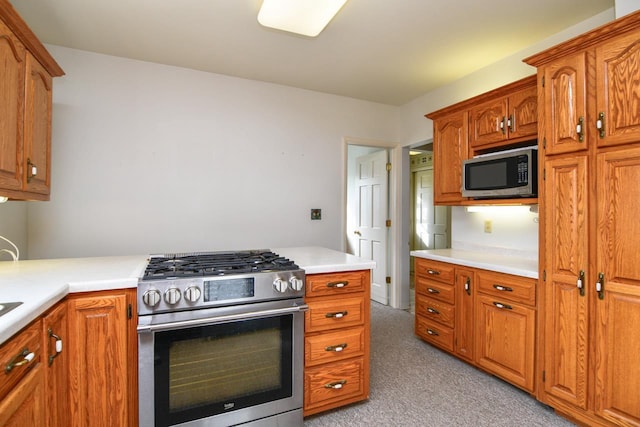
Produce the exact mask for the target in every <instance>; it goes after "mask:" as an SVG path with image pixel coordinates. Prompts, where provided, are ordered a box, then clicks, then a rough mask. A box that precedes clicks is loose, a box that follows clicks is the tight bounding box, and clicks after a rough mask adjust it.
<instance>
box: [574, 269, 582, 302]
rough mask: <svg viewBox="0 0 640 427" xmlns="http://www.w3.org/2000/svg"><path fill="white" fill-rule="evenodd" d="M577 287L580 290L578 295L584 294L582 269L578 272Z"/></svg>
mask: <svg viewBox="0 0 640 427" xmlns="http://www.w3.org/2000/svg"><path fill="white" fill-rule="evenodd" d="M576 286H577V288H578V289H579V290H580V296H581V297H583V296H584V270H580V273H579V274H578V281H577V283H576Z"/></svg>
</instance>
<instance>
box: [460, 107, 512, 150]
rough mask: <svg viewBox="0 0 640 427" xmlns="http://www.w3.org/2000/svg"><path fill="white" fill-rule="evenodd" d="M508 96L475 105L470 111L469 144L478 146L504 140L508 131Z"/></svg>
mask: <svg viewBox="0 0 640 427" xmlns="http://www.w3.org/2000/svg"><path fill="white" fill-rule="evenodd" d="M507 102H508V101H507V98H499V99H495V100H492V101H487V102H484V103H482V104H480V105H477V106H474V107H473V108H471V111H470V112H469V122H470V127H471V129H470V130H471V132H470V133H471V135H470V141H469V145H470V146H471V147H478V146H481V145H485V144H491V143H494V142H500V141H504V140H506V139H507V138H508V133H507V115H508V114H507V112H508V106H507Z"/></svg>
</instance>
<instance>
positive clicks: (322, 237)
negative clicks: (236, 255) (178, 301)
mask: <svg viewBox="0 0 640 427" xmlns="http://www.w3.org/2000/svg"><path fill="white" fill-rule="evenodd" d="M48 49H49V50H50V52H51V54H52V55H53V57H54V58H56V60H57V61H58V62H59V63H60V65H61V66H62V68H63V69H64V70H65V72H66V76H64V77H62V78H59V79H56V80H55V82H54V111H53V145H52V165H53V166H52V187H53V190H52V194H51V201H50V202H48V203H37V204H36V203H34V204H30V205H29V207H28V209H29V210H28V224H27V225H28V230H29V238H28V248H29V257H30V258H52V257H53V258H55V257H77V256H100V255H115V254H146V253H154V252H166V251H197V250H227V249H246V248H256V247H264V248H268V247H285V246H302V245H321V246H326V247H329V248H335V249H342V247H343V246H344V239H343V237H342V230H343V224H342V222H343V219H342V218H343V215H342V200H343V196H344V194H343V192H344V190H343V185H344V184H343V182H344V181H343V173H344V171H343V165H344V151H343V150H344V146H343V137H345V136H357V137H363V138H371V139H377V140H398V135H397V122H398V121H397V113H398V108H397V107H390V106H385V105H382V104H374V103H371V102H364V101H358V100H354V99H350V98H344V97H338V96H333V95H327V94H321V93H317V92H311V91H306V90H300V89H294V88H288V87H284V86H278V85H273V84H268V83H261V82H256V81H251V80H244V79H238V78H232V77H227V76H222V75H216V74H211V73H205V72H199V71H193V70H188V69H182V68H177V67H170V66H164V65H158V64H152V63H146V62H140V61H134V60H129V59H124V58H117V57H110V56H105V55H98V54H93V53H89V52H84V51H79V50H73V49H68V48H63V47H59V46H48ZM311 208H321V209H322V220H321V221H311V220H310V209H311Z"/></svg>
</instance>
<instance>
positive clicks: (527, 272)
mask: <svg viewBox="0 0 640 427" xmlns="http://www.w3.org/2000/svg"><path fill="white" fill-rule="evenodd" d="M410 253H411V255H412V256H415V257H418V258H426V259H432V260H434V261H442V262H448V263H451V264H458V265H464V266H466V267H475V268H481V269H483V270H491V271H497V272H500V273H506V274H513V275H516V276H522V277H529V278H532V279H537V278H538V260H537V259H531V258H522V257H517V256H510V255H503V254H497V253H493V252H490V251H476V250H462V249H430V250H421V251H411V252H410Z"/></svg>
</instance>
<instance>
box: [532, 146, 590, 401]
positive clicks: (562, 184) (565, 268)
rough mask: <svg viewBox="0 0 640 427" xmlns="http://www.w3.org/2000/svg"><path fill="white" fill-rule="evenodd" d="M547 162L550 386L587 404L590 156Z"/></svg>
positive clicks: (557, 395)
mask: <svg viewBox="0 0 640 427" xmlns="http://www.w3.org/2000/svg"><path fill="white" fill-rule="evenodd" d="M545 168H546V171H547V172H546V179H545V181H544V185H545V194H546V198H545V206H544V224H545V231H544V233H545V237H544V241H545V242H546V243H545V247H544V269H545V271H546V274H547V280H546V281H543V282H541V283H543V284H544V286H545V291H544V298H545V300H544V309H543V311H542V316H544V320H543V321H544V331H545V332H544V360H543V370H544V371H545V376H546V380H545V382H544V392H545V393H546V394H547V395H548V396H549V395H550V396H553V397H554V398H557V399H561V400H563V401H565V402H568V403H570V404H572V405H575V406H578V407H580V408H583V409H586V408H587V372H588V366H589V364H588V359H589V352H588V344H589V340H588V336H589V322H588V320H589V319H588V313H589V310H588V307H589V300H590V298H591V297H593V295H591V294H592V291H591V289H587V287H588V286H589V285H588V283H587V278H588V277H589V270H588V266H589V264H588V255H589V254H588V251H589V234H588V220H587V208H588V206H589V204H588V201H589V200H588V196H589V188H588V185H587V182H588V180H587V178H588V177H587V156H586V155H582V156H575V157H573V156H572V157H568V158H556V159H553V160H547V161H546V163H545ZM579 280H580V282H578V281H579ZM578 285H581V286H582V290H581V289H580V288H578Z"/></svg>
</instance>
